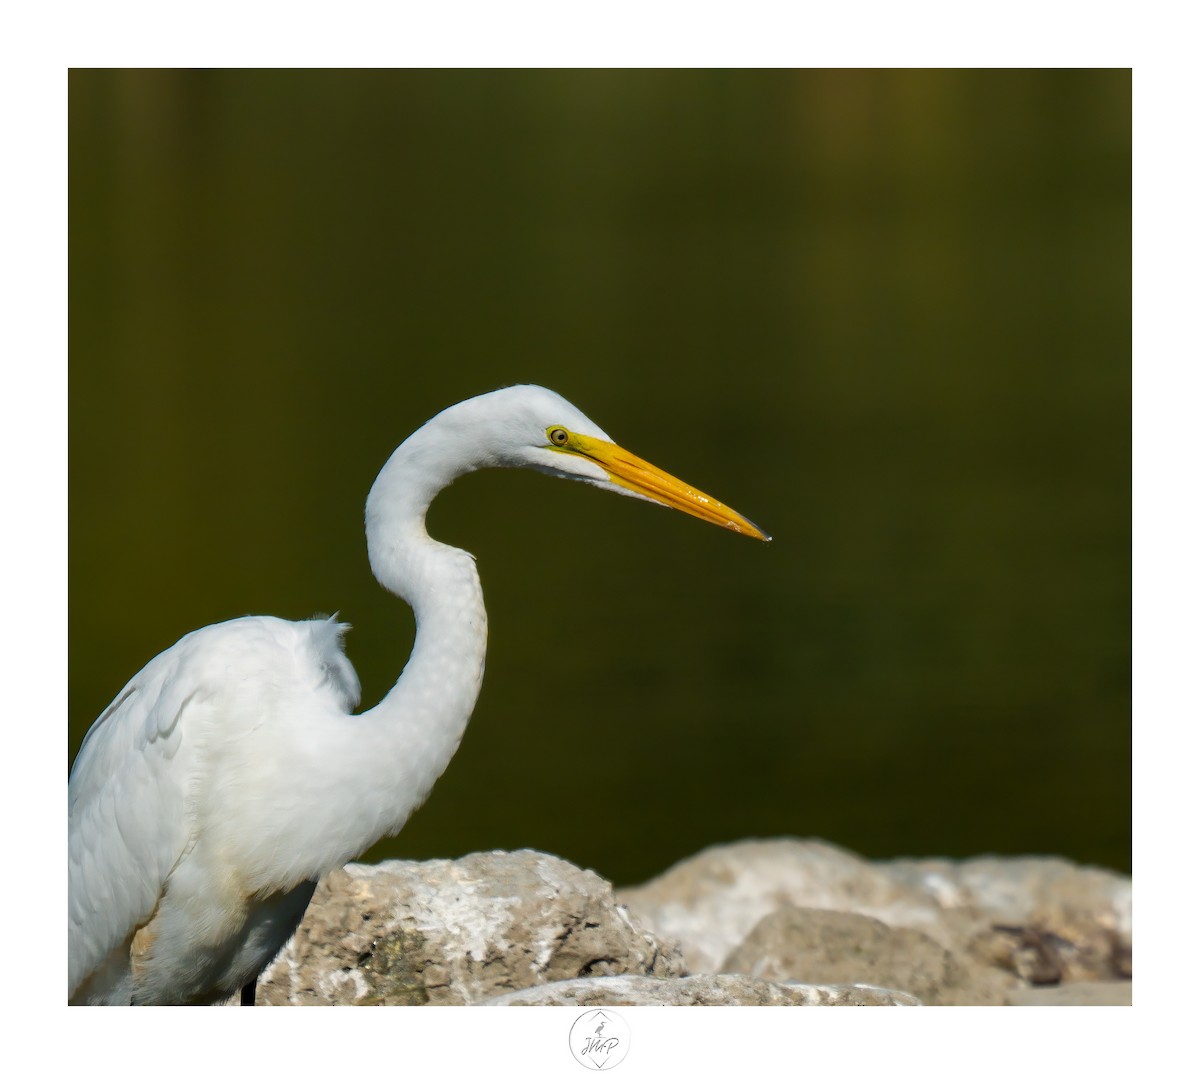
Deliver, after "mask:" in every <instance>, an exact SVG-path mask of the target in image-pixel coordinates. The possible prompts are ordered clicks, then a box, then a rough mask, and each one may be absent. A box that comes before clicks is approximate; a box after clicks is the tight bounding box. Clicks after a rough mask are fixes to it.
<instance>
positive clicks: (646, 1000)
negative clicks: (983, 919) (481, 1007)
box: [487, 973, 918, 1007]
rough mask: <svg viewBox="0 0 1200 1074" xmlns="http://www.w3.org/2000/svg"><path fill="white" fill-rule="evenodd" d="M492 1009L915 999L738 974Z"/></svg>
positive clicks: (568, 988) (522, 999)
mask: <svg viewBox="0 0 1200 1074" xmlns="http://www.w3.org/2000/svg"><path fill="white" fill-rule="evenodd" d="M487 1005H488V1006H492V1007H573V1006H578V1007H632V1006H649V1007H668V1006H674V1007H746V1006H753V1007H913V1006H918V1001H917V999H916V998H915V997H913V996H910V995H906V994H905V993H903V992H894V991H889V990H888V989H886V988H871V987H869V986H864V985H809V984H796V983H787V984H782V983H775V982H771V981H762V980H758V979H756V978H754V977H743V976H741V975H739V974H736V973H704V974H699V975H697V976H695V977H682V978H673V979H665V978H657V977H635V976H629V975H625V976H621V977H592V978H587V979H585V980H578V981H557V982H555V983H553V984H544V985H536V986H535V987H533V988H526V989H524V990H523V991H521V992H508V993H506V994H505V995H502V996H496V997H494V998H492V999H489V1000H487Z"/></svg>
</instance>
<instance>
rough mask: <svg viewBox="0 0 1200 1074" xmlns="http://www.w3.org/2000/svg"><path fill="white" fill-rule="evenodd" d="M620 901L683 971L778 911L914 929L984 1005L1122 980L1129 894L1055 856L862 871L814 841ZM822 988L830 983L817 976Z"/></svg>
mask: <svg viewBox="0 0 1200 1074" xmlns="http://www.w3.org/2000/svg"><path fill="white" fill-rule="evenodd" d="M617 894H618V897H619V898H621V899H622V900H623V901H625V902H626V903H627V904H628V905H629V907H630V908H631V909H632V910H633V911H634V912H635V913H636V914H637V915H638V916H639V918H641V919H642V920H643V921H645V922H646V923H647V924H648V925H649V927H650V928H652V929H654V931H655V932H657V933H658V934H659V935H660V936H663V937H670V938H673V939H675V940H678V941H679V943H680V946H681V949H682V951H683V955H684V958H685V960H686V961H687V964H688V967H689V969H690V970H691V971H692V972H693V973H698V972H711V971H714V970H718V969H720V968H721V967H723V966H725V965H726V960H727V959H728V958H729V956H730V955H731V953H732V952H733V951H734V949H735V948H737V947H738V945H739V944H741V943H742V942H743V941H744V940H745V939H746V938H747V936H748V935H749V934H750V932H751V930H752V929H754V927H755V926H756V925H757V924H758V923H759V921H761V920H762V919H763V918H765V917H767V915H769V914H771V913H773V912H775V911H777V910H780V909H782V908H784V907H788V906H793V907H802V908H808V909H817V910H838V911H843V912H846V913H853V914H863V915H866V916H868V917H871V918H874V919H875V920H877V921H879V922H882V923H883V924H885V925H888V926H891V927H892V928H909V929H916V930H917V931H919V932H921V933H924V934H925V935H926V936H927V937H929V938H930V939H931V940H934V941H936V942H937V943H938V944H940V945H941V946H942V947H943V948H945V949H946V950H947V951H949V952H950V953H951V954H952V955H953V956H955V958H956V959H958V960H959V962H960V963H961V964H962V965H964V966H967V967H970V972H971V974H972V976H973V977H976V978H978V980H977V981H976V985H977V987H978V990H979V991H980V992H981V994H983V995H992V994H994V991H995V987H996V978H995V972H996V971H1001V972H1003V973H1005V974H1007V975H1008V978H1007V980H1008V982H1009V983H1010V984H1017V983H1020V982H1027V983H1030V984H1054V983H1058V982H1070V981H1078V980H1107V979H1112V978H1121V977H1128V976H1130V975H1131V974H1132V964H1131V963H1132V942H1133V938H1132V885H1131V883H1130V880H1129V878H1128V877H1123V876H1119V875H1118V874H1116V873H1112V872H1110V871H1108V870H1106V869H1098V868H1093V867H1089V866H1080V865H1075V864H1073V863H1071V862H1068V861H1064V860H1063V859H1060V858H1034V857H1026V858H993V857H983V858H973V859H970V860H968V861H963V862H952V861H944V860H940V859H934V860H910V859H900V860H897V861H892V862H880V863H874V862H869V861H867V860H865V859H863V858H860V857H858V856H857V855H854V854H850V853H848V852H847V851H844V850H840V849H838V848H837V847H833V846H830V845H829V844H827V843H822V842H820V841H817V840H801V839H772V840H754V841H746V842H741V843H733V844H730V845H727V846H717V847H711V848H709V849H708V850H705V851H703V852H701V853H700V854H697V855H696V856H695V857H692V858H688V859H686V860H685V861H683V862H680V863H679V864H678V865H676V866H674V867H673V868H671V869H669V870H667V872H665V873H663V874H662V875H661V876H659V877H658V878H656V879H654V880H651V881H650V882H649V883H647V884H643V885H642V886H640V887H637V888H630V889H626V890H622V891H619V892H618V893H617ZM823 979H828V978H827V977H826V978H823Z"/></svg>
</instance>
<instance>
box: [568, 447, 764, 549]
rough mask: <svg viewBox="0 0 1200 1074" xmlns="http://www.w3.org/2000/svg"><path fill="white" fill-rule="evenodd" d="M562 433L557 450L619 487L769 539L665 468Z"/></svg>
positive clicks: (737, 529)
mask: <svg viewBox="0 0 1200 1074" xmlns="http://www.w3.org/2000/svg"><path fill="white" fill-rule="evenodd" d="M559 432H566V433H567V436H566V439H565V441H564V442H562V443H559V442H558V441H557V440H556V441H554V447H555V449H556V450H558V451H566V452H571V453H572V454H575V455H581V456H583V457H584V458H586V459H591V461H592V462H594V463H596V464H597V465H599V466H601V467H603V468H604V470H605V471H606V472H607V473H608V476H609V478H610V479H611V480H612V481H613V482H614V483H615V484H618V485H620V486H621V487H622V488H626V489H629V490H630V491H631V492H636V493H637V494H638V495H639V496H645V497H647V498H648V499H651V500H654V501H655V502H656V503H661V504H663V505H665V506H666V507H673V508H675V510H677V511H683V512H685V513H687V514H689V515H694V516H695V517H696V518H700V519H703V520H704V521H705V522H712V523H713V524H714V525H717V526H724V527H725V528H726V529H730V530H733V531H734V532H735V533H744V534H745V535H746V536H747V537H755V538H757V539H758V540H760V541H769V540H770V539H771V538H770V537H768V536H767V535H766V534H765V533H763V531H762V530H760V529H759V528H758V527H757V526H756V525H755V524H754V523H753V522H751V521H750V520H749V519H748V518H746V517H744V516H743V515H739V514H738V513H737V512H736V511H735V510H733V508H731V507H727V506H726V505H725V504H723V503H721V501H720V500H715V499H713V498H712V497H711V496H709V495H708V494H707V493H704V492H701V491H700V490H699V489H695V488H692V486H691V485H689V484H687V483H686V482H684V481H680V480H679V478H677V477H672V476H671V475H670V474H668V473H667V472H666V471H665V470H660V469H659V468H658V467H657V466H654V465H652V464H651V463H648V462H646V460H645V459H640V458H638V456H636V455H634V454H633V452H631V451H626V450H625V449H624V448H622V447H618V446H617V445H616V444H613V443H610V442H609V441H607V440H598V439H596V438H595V437H591V436H585V435H584V434H583V433H575V432H570V431H569V430H559Z"/></svg>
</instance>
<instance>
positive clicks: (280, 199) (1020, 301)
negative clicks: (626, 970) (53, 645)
mask: <svg viewBox="0 0 1200 1074" xmlns="http://www.w3.org/2000/svg"><path fill="white" fill-rule="evenodd" d="M1130 154H1131V131H1130V76H1129V74H1128V72H1124V71H1112V72H941V73H934V72H879V73H865V72H862V73H859V72H746V73H737V72H612V73H607V72H511V73H505V72H411V73H410V72H362V73H338V72H324V73H321V72H295V73H237V72H211V73H204V72H200V73H181V72H161V73H158V72H82V71H77V72H73V73H72V74H71V75H70V169H71V176H70V179H71V186H70V197H71V202H70V213H71V249H70V284H71V292H70V316H71V368H70V433H71V441H70V467H71V472H70V526H71V534H70V538H71V540H70V602H71V604H70V641H71V647H70V660H69V669H68V670H69V677H70V722H69V734H68V743H67V746H68V755H69V756H70V757H73V756H74V754H75V751H76V750H77V749H78V745H79V742H80V740H81V738H82V736H83V734H84V732H85V731H86V729H87V727H88V726H89V724H90V723H91V721H92V720H93V719H94V718H95V717H96V715H98V714H99V712H100V711H101V710H102V709H103V707H104V706H105V705H106V704H107V703H108V701H109V700H110V699H111V698H112V697H113V696H114V695H115V693H116V692H117V691H118V690H119V688H120V687H121V686H122V684H123V683H124V682H125V681H126V680H127V679H128V678H129V677H130V676H131V675H132V674H133V673H134V672H135V671H136V670H137V669H138V668H140V667H141V666H142V665H143V664H144V663H145V662H146V661H147V660H148V659H149V658H150V657H151V656H153V655H154V654H155V653H157V652H158V651H160V650H161V649H163V648H166V647H167V646H168V645H170V644H172V643H173V642H174V641H175V640H176V639H177V638H178V637H179V636H180V635H181V634H183V633H185V632H186V631H188V630H191V629H193V628H195V627H197V626H200V625H203V624H205V623H209V622H214V621H218V620H221V619H226V618H230V617H233V616H238V615H243V614H248V613H269V614H276V615H282V616H287V617H291V618H304V617H307V616H309V615H312V614H314V613H317V612H325V613H328V612H334V611H338V612H340V613H341V615H342V617H343V618H344V619H347V620H349V621H350V622H352V623H353V624H354V630H353V632H352V633H351V635H350V640H349V652H350V655H351V658H352V659H353V660H354V661H355V664H356V665H357V667H358V670H359V673H360V675H361V677H362V680H363V685H364V690H365V700H366V703H367V704H373V703H374V702H375V701H376V700H378V698H379V697H380V696H381V695H382V694H383V693H384V692H385V691H386V689H387V688H388V687H389V686H390V684H391V682H392V680H393V679H394V678H395V676H396V675H397V674H398V672H399V670H400V668H401V666H402V665H403V662H404V660H405V659H406V657H407V653H408V648H409V645H410V644H411V639H412V625H411V617H410V615H409V613H408V610H407V609H406V608H405V607H404V606H403V605H401V604H400V603H399V602H397V601H396V600H395V599H394V598H392V597H390V596H389V595H388V594H386V593H384V592H383V591H382V590H380V589H379V588H378V587H377V585H376V584H375V582H374V580H373V579H372V577H371V575H370V572H369V569H368V566H367V562H366V554H365V546H364V541H363V533H362V506H363V501H364V498H365V496H366V493H367V490H368V488H369V487H370V484H371V481H372V480H373V478H374V476H375V473H376V472H377V470H378V468H379V467H380V466H381V465H382V463H383V462H384V460H385V459H386V458H387V456H388V454H389V453H390V451H391V450H392V448H393V447H394V446H395V445H396V444H397V443H398V442H399V441H400V440H401V439H403V438H404V436H406V435H407V434H408V433H409V432H410V431H411V430H412V429H413V428H415V427H416V426H417V425H419V424H420V423H421V422H423V421H424V420H425V419H426V418H428V417H429V416H431V415H432V414H433V413H435V412H436V411H438V410H440V409H441V408H442V407H444V406H445V405H447V404H449V403H451V402H454V401H456V400H457V399H460V398H462V397H464V396H467V395H473V394H476V393H478V392H481V391H485V390H488V389H491V388H493V387H497V386H499V385H501V384H506V383H514V382H521V381H534V382H538V383H542V384H545V385H547V386H549V387H552V388H554V389H556V390H557V391H560V392H561V393H563V394H564V395H565V396H567V398H568V399H570V400H571V401H572V402H574V403H576V404H577V405H578V406H580V407H581V408H583V409H584V410H585V411H586V412H587V413H588V414H589V415H590V416H591V417H593V418H594V419H595V420H596V421H597V422H598V423H599V424H600V425H601V426H603V427H604V428H605V429H606V430H607V431H608V432H610V433H611V434H612V435H613V436H614V437H615V438H616V439H617V440H618V441H620V442H622V443H624V444H625V446H627V447H629V448H631V449H632V450H634V451H636V452H638V453H639V454H642V455H644V456H646V457H647V458H649V459H651V460H652V461H654V462H656V463H658V464H659V465H661V466H663V467H664V468H666V469H668V470H670V471H672V472H675V473H677V474H679V475H680V476H681V477H683V478H685V479H687V480H689V481H692V482H694V483H695V484H697V485H699V486H700V487H701V488H703V489H705V490H706V491H709V492H712V493H713V494H715V495H717V496H719V497H720V498H722V499H725V500H726V501H728V502H729V503H731V504H732V505H733V506H734V507H736V508H737V509H739V510H741V511H743V512H745V513H746V514H747V515H749V516H750V517H751V518H753V519H754V520H755V521H756V522H759V523H760V524H761V525H762V526H763V527H764V528H766V529H767V530H768V531H769V532H771V533H772V534H773V535H774V537H775V541H774V543H773V544H772V545H770V546H762V545H759V544H757V543H754V542H751V541H747V540H741V539H738V538H735V537H732V536H730V535H728V534H725V533H722V532H720V531H718V530H717V529H715V528H712V527H707V526H704V525H703V524H701V523H699V522H697V521H695V520H694V519H689V518H686V517H684V516H682V515H675V514H672V513H668V512H666V511H662V510H656V509H654V508H652V507H649V506H646V505H644V504H637V503H634V502H632V501H629V500H625V499H618V498H617V497H612V496H603V495H599V494H597V493H595V492H594V491H592V490H590V489H586V488H583V487H581V486H575V485H570V484H567V483H565V482H549V481H543V480H540V479H538V478H536V477H533V476H531V475H528V474H521V473H511V472H503V473H484V474H477V475H472V476H471V477H470V478H467V479H465V480H463V481H462V482H460V484H458V485H456V486H455V487H454V488H452V489H451V490H449V491H448V492H447V493H445V494H444V496H443V497H442V498H441V499H439V500H438V502H437V504H436V505H435V507H434V509H433V511H432V513H431V518H430V523H431V529H432V530H433V532H434V533H435V535H436V536H438V537H439V538H441V539H443V540H448V541H451V542H453V543H456V544H460V545H462V546H464V547H466V548H468V549H470V550H471V551H472V552H474V553H475V554H476V556H477V557H478V561H479V565H480V570H481V573H482V577H483V582H484V589H485V593H486V595H487V599H488V608H489V615H490V626H491V645H490V649H489V655H488V670H487V677H486V681H485V684H484V690H483V694H482V697H481V699H480V703H479V706H478V708H477V709H476V713H475V718H474V720H473V722H472V725H471V727H470V729H469V731H468V733H467V737H466V739H465V741H464V743H463V745H462V748H461V749H460V751H459V754H458V756H457V757H456V758H455V760H454V762H453V763H452V764H451V766H450V769H449V771H448V772H447V773H446V775H445V776H444V777H443V779H442V780H441V781H440V782H439V784H438V787H437V789H436V791H435V792H434V795H433V797H432V798H431V799H430V801H429V803H428V804H427V805H426V806H425V807H424V809H423V810H422V811H421V812H420V813H418V814H417V815H416V816H415V817H414V818H413V820H412V821H411V822H410V823H409V825H408V826H407V827H406V828H405V830H404V832H403V833H402V834H401V836H400V837H399V838H398V839H397V840H394V841H392V842H390V843H388V844H384V845H381V846H380V847H379V848H377V852H376V854H375V855H374V856H375V857H380V856H399V857H435V856H437V857H442V856H454V855H458V854H462V853H465V852H467V851H471V850H478V849H489V848H493V847H520V846H533V847H537V848H539V849H542V850H547V851H552V852H554V853H558V854H561V855H563V856H566V857H568V858H571V859H572V860H574V861H576V862H578V863H579V864H581V865H585V866H588V867H591V868H594V869H596V870H598V871H600V872H601V873H604V874H605V875H607V876H609V877H611V878H613V879H615V880H618V881H635V880H638V879H641V878H643V877H646V876H648V875H650V874H652V873H654V872H657V871H658V870H660V869H662V868H664V867H666V866H667V865H669V864H671V863H672V862H674V861H675V860H677V859H679V858H680V857H682V856H684V855H686V854H689V853H691V852H693V851H696V850H698V849H700V848H702V847H704V846H707V845H709V844H711V843H713V842H717V841H721V840H730V839H736V838H741V837H745V836H766V835H774V834H797V835H817V836H821V837H824V838H827V839H830V840H833V841H836V842H838V843H841V844H843V845H846V846H848V847H850V848H852V849H855V850H858V851H860V852H862V853H865V854H869V855H874V856H880V855H894V854H948V855H967V854H974V853H981V852H1003V853H1027V852H1030V853H1032V852H1037V853H1060V854H1065V855H1068V856H1070V857H1073V858H1077V859H1081V860H1085V861H1091V862H1098V863H1102V864H1107V865H1111V866H1116V867H1119V868H1123V869H1124V868H1128V867H1129V864H1130V416H1129V412H1130V322H1131V303H1130V277H1131V269H1130V261H1131V251H1130ZM252 822H253V818H248V823H252Z"/></svg>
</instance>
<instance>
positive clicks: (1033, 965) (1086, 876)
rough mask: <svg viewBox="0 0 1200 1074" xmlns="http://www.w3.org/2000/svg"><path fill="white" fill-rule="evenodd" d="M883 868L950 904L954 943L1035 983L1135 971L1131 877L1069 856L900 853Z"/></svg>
mask: <svg viewBox="0 0 1200 1074" xmlns="http://www.w3.org/2000/svg"><path fill="white" fill-rule="evenodd" d="M881 868H882V869H884V870H885V871H887V872H888V873H890V874H891V875H892V876H893V877H895V878H896V879H897V880H899V881H901V882H902V883H907V884H909V885H911V886H912V887H914V888H917V889H920V890H922V891H924V892H927V893H929V894H930V895H932V896H933V897H934V898H935V899H936V900H937V901H938V903H939V904H940V905H941V906H942V907H944V909H945V910H946V913H947V916H946V917H945V922H946V925H947V926H948V928H949V932H950V934H951V935H950V944H951V946H955V947H958V948H959V949H961V950H962V951H964V952H965V953H966V954H967V955H969V956H970V957H973V958H976V959H978V960H979V961H981V962H982V963H984V964H985V965H991V966H997V967H999V968H1001V969H1004V970H1007V971H1008V972H1010V973H1012V974H1014V975H1015V976H1017V977H1019V978H1021V979H1022V980H1024V981H1027V982H1029V983H1031V984H1039V985H1041V984H1056V983H1058V982H1060V981H1095V980H1108V979H1112V978H1122V977H1129V976H1131V975H1132V973H1133V966H1132V949H1133V920H1132V919H1133V887H1132V884H1131V882H1130V880H1129V878H1128V877H1124V876H1120V875H1118V874H1117V873H1113V872H1110V871H1109V870H1107V869H1099V868H1095V867H1093V866H1081V865H1076V864H1074V863H1073V862H1069V861H1065V860H1063V859H1062V858H1048V857H1022V858H995V857H983V858H972V859H969V860H967V861H963V862H950V861H942V860H932V861H915V860H899V861H895V862H889V863H885V864H884V865H882V866H881Z"/></svg>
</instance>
